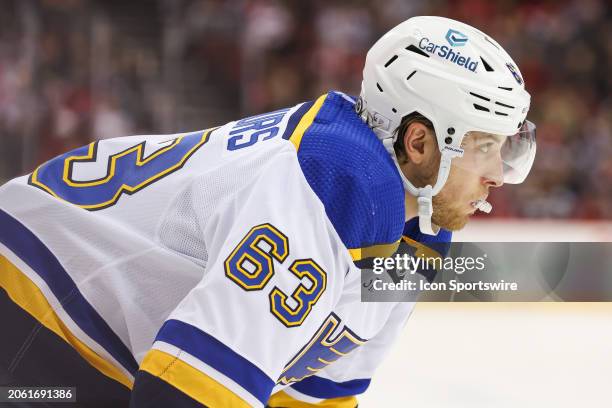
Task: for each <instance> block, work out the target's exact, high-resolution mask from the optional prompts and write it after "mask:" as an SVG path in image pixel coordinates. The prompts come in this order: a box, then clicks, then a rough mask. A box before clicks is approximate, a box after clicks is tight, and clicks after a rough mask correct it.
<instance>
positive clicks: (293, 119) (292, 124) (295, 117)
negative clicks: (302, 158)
mask: <svg viewBox="0 0 612 408" xmlns="http://www.w3.org/2000/svg"><path fill="white" fill-rule="evenodd" d="M313 104H314V101H310V102H306V103H303V104H302V106H300V107H299V109H298V110H296V111H295V112H293V114H292V115H291V116H290V117H289V121H288V122H287V127H286V128H285V132H284V133H283V139H289V138H290V137H291V134H292V133H293V131H294V130H295V128H296V127H297V125H298V123H300V119H302V116H304V115H305V114H306V112H308V109H310V108H311V107H312V105H313Z"/></svg>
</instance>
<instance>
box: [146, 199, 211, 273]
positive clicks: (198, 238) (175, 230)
mask: <svg viewBox="0 0 612 408" xmlns="http://www.w3.org/2000/svg"><path fill="white" fill-rule="evenodd" d="M192 191H193V190H192V189H191V188H187V189H185V190H184V191H183V192H181V193H180V194H179V195H178V196H177V197H176V198H175V199H174V202H173V204H172V206H171V208H170V210H169V211H168V212H167V214H166V218H165V219H164V221H163V222H162V224H161V226H160V228H159V234H158V236H159V240H160V243H161V244H162V245H163V246H165V247H166V248H168V249H170V250H172V251H174V252H177V253H179V254H181V255H183V256H186V257H188V258H189V259H190V260H191V261H194V262H196V263H198V264H199V265H200V266H202V267H205V266H206V262H207V260H208V252H207V251H206V243H205V242H204V235H203V233H202V230H201V229H200V225H199V222H198V216H197V214H196V211H195V208H194V197H193V194H192Z"/></svg>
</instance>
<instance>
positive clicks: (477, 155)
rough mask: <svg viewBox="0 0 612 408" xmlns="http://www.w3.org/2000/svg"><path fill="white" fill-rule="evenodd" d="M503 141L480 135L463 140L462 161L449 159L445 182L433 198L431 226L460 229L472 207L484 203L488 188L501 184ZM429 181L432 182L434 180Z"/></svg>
mask: <svg viewBox="0 0 612 408" xmlns="http://www.w3.org/2000/svg"><path fill="white" fill-rule="evenodd" d="M504 140H505V137H504V136H497V135H491V134H488V133H483V132H470V133H468V134H467V135H466V136H465V138H464V140H463V143H462V147H463V149H464V151H465V153H464V155H463V157H461V158H455V159H453V161H452V166H451V171H450V174H449V177H448V181H447V182H446V184H445V185H444V187H443V188H442V190H441V191H440V192H439V193H438V194H437V195H436V196H434V197H433V210H434V211H433V216H432V222H433V223H434V224H436V225H438V226H440V227H442V228H445V229H448V230H451V231H455V230H459V229H461V228H463V227H464V226H465V225H466V224H467V222H468V220H469V217H470V215H472V214H474V212H475V211H476V208H475V207H474V204H475V203H476V202H477V201H478V200H481V199H482V200H484V199H486V198H487V196H488V195H489V190H490V188H491V187H500V186H501V185H502V184H503V165H502V159H501V148H502V144H503V142H504ZM436 168H437V167H436ZM432 181H433V182H435V176H434V178H433V180H432ZM432 185H433V184H432Z"/></svg>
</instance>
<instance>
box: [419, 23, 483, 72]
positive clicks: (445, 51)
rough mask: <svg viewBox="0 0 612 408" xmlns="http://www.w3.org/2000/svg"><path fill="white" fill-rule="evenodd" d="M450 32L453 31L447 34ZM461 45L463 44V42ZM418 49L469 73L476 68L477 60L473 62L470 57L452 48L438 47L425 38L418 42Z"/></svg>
mask: <svg viewBox="0 0 612 408" xmlns="http://www.w3.org/2000/svg"><path fill="white" fill-rule="evenodd" d="M451 31H453V30H449V31H448V32H449V33H450V32H451ZM460 34H461V33H460ZM462 35H463V34H462ZM446 39H447V40H448V34H447V35H446ZM465 41H467V38H466V39H465ZM449 42H450V41H449ZM463 44H465V42H464V43H463ZM463 44H462V45H463ZM419 48H420V49H422V50H423V51H426V52H428V53H430V54H434V55H437V56H438V57H441V58H444V59H446V60H447V61H450V62H452V63H453V64H457V65H459V66H460V67H463V68H465V69H467V70H469V71H472V72H476V69H477V68H478V61H477V60H473V59H472V57H469V56H467V57H466V56H464V55H462V54H461V53H460V52H459V51H455V50H454V49H453V48H452V47H449V46H448V45H438V44H436V43H434V42H432V41H430V40H429V38H427V37H423V38H421V40H420V41H419Z"/></svg>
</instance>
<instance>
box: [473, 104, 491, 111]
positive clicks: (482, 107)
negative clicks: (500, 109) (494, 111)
mask: <svg viewBox="0 0 612 408" xmlns="http://www.w3.org/2000/svg"><path fill="white" fill-rule="evenodd" d="M474 108H475V109H476V110H479V111H485V112H491V111H490V110H489V108H485V107H484V106H482V105H479V104H477V103H475V104H474Z"/></svg>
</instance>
